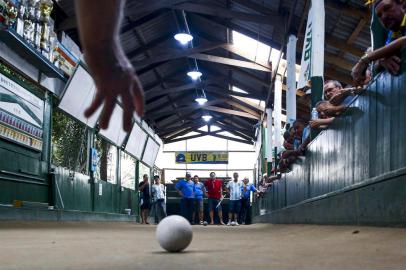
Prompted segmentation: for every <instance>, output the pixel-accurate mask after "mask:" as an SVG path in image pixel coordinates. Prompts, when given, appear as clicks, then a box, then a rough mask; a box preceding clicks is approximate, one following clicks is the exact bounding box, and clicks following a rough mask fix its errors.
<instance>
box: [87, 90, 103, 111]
mask: <svg viewBox="0 0 406 270" xmlns="http://www.w3.org/2000/svg"><path fill="white" fill-rule="evenodd" d="M103 100H104V95H103V93H102V92H101V91H97V93H96V97H95V98H94V100H93V101H92V104H90V106H89V107H88V108H87V109H86V111H85V117H90V116H91V115H92V114H94V112H95V111H97V109H98V108H99V107H100V106H101V105H102V103H103Z"/></svg>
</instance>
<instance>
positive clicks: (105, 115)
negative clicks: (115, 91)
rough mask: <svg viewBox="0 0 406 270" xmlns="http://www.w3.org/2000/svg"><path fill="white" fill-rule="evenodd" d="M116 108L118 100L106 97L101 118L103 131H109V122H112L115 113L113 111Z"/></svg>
mask: <svg viewBox="0 0 406 270" xmlns="http://www.w3.org/2000/svg"><path fill="white" fill-rule="evenodd" d="M115 106H116V98H115V96H114V97H111V96H109V97H106V98H105V101H104V108H103V111H102V113H101V117H100V122H99V124H100V128H102V129H107V128H108V126H109V121H110V117H111V115H112V113H113V110H114V108H115Z"/></svg>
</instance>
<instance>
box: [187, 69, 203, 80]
mask: <svg viewBox="0 0 406 270" xmlns="http://www.w3.org/2000/svg"><path fill="white" fill-rule="evenodd" d="M187 75H188V76H189V77H190V78H192V80H194V81H196V80H197V79H199V78H200V77H201V76H202V75H203V73H201V72H200V71H198V70H192V71H189V72H188V73H187Z"/></svg>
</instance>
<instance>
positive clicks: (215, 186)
mask: <svg viewBox="0 0 406 270" xmlns="http://www.w3.org/2000/svg"><path fill="white" fill-rule="evenodd" d="M204 185H205V186H206V190H207V197H208V202H209V213H210V225H213V224H214V219H213V217H214V211H215V210H217V213H218V216H219V220H220V224H221V225H225V224H224V222H223V211H222V209H221V200H222V199H223V182H222V181H221V180H220V179H216V174H215V173H214V172H211V173H210V179H209V180H207V181H206V182H205V183H204Z"/></svg>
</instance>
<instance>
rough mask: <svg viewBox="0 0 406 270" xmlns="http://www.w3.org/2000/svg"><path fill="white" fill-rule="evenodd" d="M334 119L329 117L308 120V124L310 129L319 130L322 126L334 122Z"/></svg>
mask: <svg viewBox="0 0 406 270" xmlns="http://www.w3.org/2000/svg"><path fill="white" fill-rule="evenodd" d="M334 119H335V117H329V118H325V119H315V120H310V121H309V124H310V126H311V127H312V128H320V127H323V126H328V125H330V124H331V123H332V122H333V121H334Z"/></svg>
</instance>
